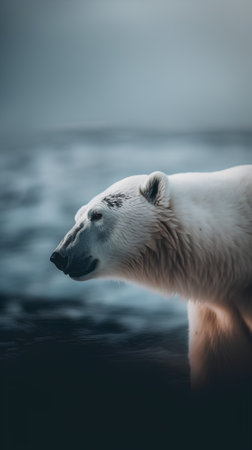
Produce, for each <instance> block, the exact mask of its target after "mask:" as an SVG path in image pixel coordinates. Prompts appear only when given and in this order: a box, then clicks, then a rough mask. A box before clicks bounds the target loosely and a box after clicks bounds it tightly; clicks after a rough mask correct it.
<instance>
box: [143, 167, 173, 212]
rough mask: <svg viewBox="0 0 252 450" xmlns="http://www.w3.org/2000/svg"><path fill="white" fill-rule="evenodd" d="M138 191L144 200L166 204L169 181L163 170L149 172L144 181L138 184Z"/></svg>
mask: <svg viewBox="0 0 252 450" xmlns="http://www.w3.org/2000/svg"><path fill="white" fill-rule="evenodd" d="M139 191H140V193H141V194H142V195H143V196H144V197H145V198H146V200H147V201H148V202H150V203H153V204H154V205H160V204H162V205H164V206H168V203H169V182H168V176H167V175H166V174H165V173H163V172H153V173H151V174H150V175H149V176H148V177H147V179H146V181H145V183H144V184H143V185H142V186H140V189H139Z"/></svg>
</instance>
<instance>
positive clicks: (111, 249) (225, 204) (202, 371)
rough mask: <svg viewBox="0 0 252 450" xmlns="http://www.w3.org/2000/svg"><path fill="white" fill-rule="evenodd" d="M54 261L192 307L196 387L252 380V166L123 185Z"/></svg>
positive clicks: (79, 218)
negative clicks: (173, 296)
mask: <svg viewBox="0 0 252 450" xmlns="http://www.w3.org/2000/svg"><path fill="white" fill-rule="evenodd" d="M75 222H76V223H75V225H74V226H73V228H72V229H71V230H70V231H69V232H68V233H67V234H66V236H65V237H64V238H63V240H62V241H61V242H60V244H59V245H58V247H57V248H56V250H55V251H54V252H53V254H52V256H51V261H52V262H54V264H55V265H56V266H57V268H58V269H60V270H62V271H63V272H64V273H65V274H68V275H69V276H70V277H71V278H72V279H74V280H78V281H85V280H90V279H92V278H98V277H107V278H113V279H122V280H126V281H133V282H136V283H140V284H143V285H145V286H149V287H150V288H154V289H157V290H159V291H161V292H163V293H165V294H169V293H177V294H179V295H180V296H181V297H183V298H186V299H188V318H189V361H190V367H191V382H192V386H193V387H196V388H201V387H207V386H211V385H213V384H214V383H218V382H224V383H225V382H226V381H234V380H236V379H238V378H241V377H243V376H246V377H247V376H248V377H250V375H251V374H252V165H247V166H238V167H234V168H231V169H226V170H222V171H218V172H209V173H183V174H174V175H169V176H167V175H166V174H165V173H162V172H153V173H151V174H150V175H137V176H131V177H129V178H125V179H123V180H120V181H119V182H117V183H115V184H113V185H112V186H110V187H109V188H108V189H107V190H105V191H104V192H102V193H101V194H99V195H97V196H96V197H95V198H94V199H93V200H91V201H90V202H89V203H88V204H86V205H84V206H82V207H81V208H80V209H79V211H78V212H77V214H76V216H75Z"/></svg>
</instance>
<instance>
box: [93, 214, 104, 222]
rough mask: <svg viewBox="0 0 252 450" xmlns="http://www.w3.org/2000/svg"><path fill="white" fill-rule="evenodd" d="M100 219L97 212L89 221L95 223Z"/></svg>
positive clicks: (100, 215)
mask: <svg viewBox="0 0 252 450" xmlns="http://www.w3.org/2000/svg"><path fill="white" fill-rule="evenodd" d="M101 218H102V214H101V213H98V212H94V213H93V214H92V216H91V221H92V222H96V221H97V220H100V219H101Z"/></svg>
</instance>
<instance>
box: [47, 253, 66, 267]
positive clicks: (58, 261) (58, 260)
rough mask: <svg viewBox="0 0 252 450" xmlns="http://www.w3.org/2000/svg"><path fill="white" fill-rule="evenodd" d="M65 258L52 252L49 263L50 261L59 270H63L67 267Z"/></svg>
mask: <svg viewBox="0 0 252 450" xmlns="http://www.w3.org/2000/svg"><path fill="white" fill-rule="evenodd" d="M67 260H68V258H67V256H62V255H61V254H60V253H59V252H53V254H52V255H51V258H50V261H52V262H53V263H54V264H55V266H56V267H57V268H58V269H59V270H64V269H65V268H66V266H67Z"/></svg>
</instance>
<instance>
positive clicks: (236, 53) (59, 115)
mask: <svg viewBox="0 0 252 450" xmlns="http://www.w3.org/2000/svg"><path fill="white" fill-rule="evenodd" d="M0 5H1V19H0V20H1V26H0V38H1V53H0V61H1V70H0V80H1V82H0V96H1V97H0V133H2V134H6V133H7V134H8V133H13V132H16V131H19V130H30V129H34V128H35V129H37V128H38V129H40V128H41V129H47V128H49V129H50V128H55V127H56V128H57V127H59V128H61V127H64V126H66V125H67V126H78V125H86V126H88V125H92V126H93V125H97V126H99V125H111V126H114V125H116V126H133V127H138V126H139V127H144V126H147V127H150V126H151V127H161V128H166V129H168V130H171V131H178V130H181V131H185V130H202V129H234V128H235V129H237V128H238V129H239V128H251V126H252V89H251V80H252V3H251V1H250V0H248V1H246V0H239V1H232V0H231V1H230V0H211V1H207V0H190V1H188V0H82V1H81V0H50V1H49V0H1V1H0Z"/></svg>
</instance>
